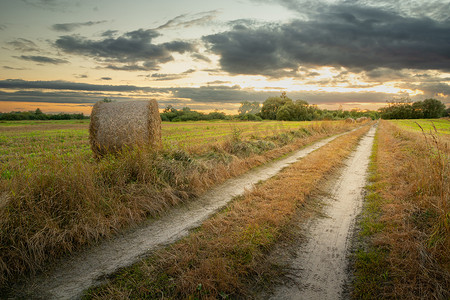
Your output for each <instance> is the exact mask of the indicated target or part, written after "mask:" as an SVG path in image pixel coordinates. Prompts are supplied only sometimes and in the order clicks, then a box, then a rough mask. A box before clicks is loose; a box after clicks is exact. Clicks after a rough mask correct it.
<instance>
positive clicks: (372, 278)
mask: <svg viewBox="0 0 450 300" xmlns="http://www.w3.org/2000/svg"><path fill="white" fill-rule="evenodd" d="M377 152H378V133H377V134H376V136H375V140H374V144H373V148H372V154H371V156H370V165H369V183H368V185H367V186H366V191H367V194H366V197H365V203H364V208H363V213H362V218H361V220H360V221H359V222H358V227H359V228H360V231H359V236H358V239H359V241H358V249H357V250H356V252H355V254H353V255H354V259H355V265H354V274H355V280H354V282H353V295H352V296H353V298H355V299H371V297H372V296H373V295H376V294H379V291H380V290H379V289H380V287H381V286H382V285H383V283H384V282H385V281H386V280H387V279H388V273H387V272H386V256H387V249H383V248H378V247H375V246H373V245H372V244H371V243H370V242H369V241H370V239H371V238H372V237H373V236H374V235H375V234H376V233H379V232H381V231H382V230H383V229H384V227H385V224H384V223H382V222H381V221H380V216H381V215H382V211H381V209H382V206H383V204H385V202H386V201H385V200H384V199H383V198H382V197H381V195H380V194H379V193H378V192H377V190H378V189H379V188H380V187H379V186H378V185H377V183H376V182H377V176H378V174H377Z"/></svg>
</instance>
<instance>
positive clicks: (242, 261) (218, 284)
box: [85, 126, 369, 299]
mask: <svg viewBox="0 0 450 300" xmlns="http://www.w3.org/2000/svg"><path fill="white" fill-rule="evenodd" d="M368 129H369V126H365V127H364V128H361V129H359V130H357V131H355V132H352V133H349V134H347V135H344V136H342V137H340V138H338V139H336V140H334V141H332V142H331V143H329V144H327V145H325V146H323V147H322V148H320V149H319V150H317V151H315V152H313V153H311V154H310V155H308V156H307V157H305V158H303V159H302V160H300V161H299V162H296V163H294V164H293V165H291V166H289V167H288V168H286V169H284V170H283V171H282V172H280V173H279V174H278V175H277V176H275V177H273V178H271V179H269V180H268V181H266V182H264V183H261V184H260V185H258V186H257V187H256V188H255V189H254V190H252V191H251V192H248V193H246V194H245V195H244V196H242V197H239V198H237V199H235V200H234V201H233V202H232V203H231V204H230V205H229V206H228V207H227V208H226V209H224V210H223V211H221V212H220V213H218V214H216V215H215V216H214V217H212V218H211V219H209V220H208V221H206V222H205V223H204V224H203V225H202V226H201V227H200V228H199V229H198V230H196V231H195V232H193V233H192V234H190V235H189V236H188V237H187V238H185V239H183V240H181V241H179V242H177V243H175V244H174V245H171V246H169V247H167V248H165V249H162V250H160V251H157V252H156V253H155V254H154V255H152V256H151V257H150V258H148V259H146V260H143V261H142V262H140V263H138V264H136V265H134V266H132V267H130V268H126V269H124V270H122V271H121V272H119V273H118V274H116V275H115V276H114V277H113V278H112V279H110V280H109V282H108V283H107V284H105V285H103V286H100V287H96V288H93V289H91V290H90V291H89V292H88V293H87V294H86V295H85V298H87V299H90V298H94V299H111V298H115V299H123V298H139V299H141V298H147V299H155V298H164V299H196V298H202V299H206V298H213V299H214V298H227V297H228V298H236V297H246V296H249V295H250V294H251V290H250V289H249V287H250V286H252V285H253V284H255V282H256V281H258V280H264V278H268V277H270V276H271V275H272V274H273V269H272V268H271V266H272V265H271V263H270V262H269V261H266V259H267V254H268V251H269V249H271V247H272V246H273V245H274V244H275V243H276V242H277V240H279V238H280V237H281V236H282V235H283V232H286V231H287V229H288V227H289V222H290V220H291V218H292V217H293V216H294V214H295V212H296V210H297V209H298V208H299V207H300V206H301V205H302V203H304V202H305V199H306V198H307V196H308V195H310V194H311V193H312V192H313V191H315V190H316V189H317V187H318V184H319V183H320V182H321V181H322V180H324V178H325V177H326V176H327V175H328V174H330V173H331V172H332V171H333V170H335V169H336V168H337V167H339V166H340V165H341V163H342V161H343V159H344V158H345V157H346V156H348V155H349V154H350V153H351V151H352V150H353V149H354V148H355V147H356V145H357V143H358V141H359V139H360V138H361V137H362V135H363V134H365V133H366V132H367V131H368ZM174 222H176V220H174Z"/></svg>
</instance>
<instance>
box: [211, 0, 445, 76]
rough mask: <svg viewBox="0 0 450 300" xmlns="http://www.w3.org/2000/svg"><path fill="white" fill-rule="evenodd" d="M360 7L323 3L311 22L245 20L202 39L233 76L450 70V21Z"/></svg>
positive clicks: (379, 8)
mask: <svg viewBox="0 0 450 300" xmlns="http://www.w3.org/2000/svg"><path fill="white" fill-rule="evenodd" d="M283 2H285V4H286V5H288V4H290V5H295V3H296V2H294V1H283ZM358 3H359V2H358V1H353V2H351V1H350V2H346V3H338V4H335V5H331V4H328V5H325V4H323V3H322V4H321V6H320V9H317V8H316V7H315V6H317V5H318V4H312V5H311V6H312V7H313V8H312V12H311V14H309V15H308V17H307V18H303V17H302V18H298V19H296V20H291V21H288V22H286V23H281V24H280V23H266V24H263V25H259V24H256V25H255V24H253V23H252V22H247V23H245V22H241V24H239V25H234V27H233V28H232V29H231V30H228V31H225V32H222V33H217V34H213V35H208V36H204V37H203V40H204V41H205V42H206V43H207V45H208V46H209V49H210V51H211V52H213V53H215V54H217V55H220V65H221V67H222V69H223V70H224V71H226V72H228V73H231V74H252V75H266V76H272V77H278V76H295V72H296V70H297V69H298V68H299V67H301V66H335V67H345V68H347V69H350V70H354V71H358V70H366V71H371V70H374V69H377V68H388V69H393V70H401V69H424V70H426V69H435V70H441V71H448V70H450V40H449V39H448V36H450V22H449V21H439V20H433V19H430V18H428V17H414V16H403V15H401V14H400V13H399V12H396V11H389V10H386V9H384V8H383V7H370V6H366V7H363V6H362V5H359V4H358Z"/></svg>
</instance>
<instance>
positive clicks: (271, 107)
mask: <svg viewBox="0 0 450 300" xmlns="http://www.w3.org/2000/svg"><path fill="white" fill-rule="evenodd" d="M103 101H105V102H111V101H112V100H110V99H107V98H105V99H104V100H103ZM160 116H161V120H162V121H169V122H179V121H202V120H248V121H262V120H280V121H313V120H342V119H348V118H352V119H357V118H361V117H367V118H371V119H378V118H382V119H430V118H440V117H445V116H450V108H447V109H446V107H445V105H444V103H442V102H441V101H439V100H436V99H432V98H429V99H425V100H423V101H416V102H412V101H411V100H409V99H400V100H392V101H389V102H388V105H387V106H386V107H383V108H380V109H378V111H371V110H367V111H360V110H356V109H354V110H350V111H346V110H342V109H337V110H328V109H320V108H318V107H317V105H311V104H309V103H308V102H307V101H305V100H295V101H294V100H292V99H291V98H289V97H288V96H287V95H286V92H283V93H281V95H280V96H276V97H269V98H267V99H266V100H265V101H264V102H263V103H262V105H261V103H259V102H257V101H254V102H249V101H244V102H241V105H240V107H239V109H238V114H237V115H227V114H225V113H223V112H219V111H217V110H215V111H213V112H210V113H202V112H198V111H195V110H192V109H190V108H189V107H184V108H182V109H176V108H174V107H173V106H172V105H168V106H167V107H166V108H165V109H164V110H163V112H162V113H160ZM88 118H89V116H84V115H83V114H82V113H80V114H63V113H60V114H45V113H43V112H42V111H41V110H40V109H39V108H38V109H36V110H35V111H27V112H10V113H0V120H71V119H88Z"/></svg>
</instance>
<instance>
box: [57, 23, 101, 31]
mask: <svg viewBox="0 0 450 300" xmlns="http://www.w3.org/2000/svg"><path fill="white" fill-rule="evenodd" d="M105 22H106V21H97V22H92V21H89V22H81V23H62V24H53V25H52V29H53V30H55V31H60V32H70V31H74V30H75V29H77V28H79V27H82V26H93V25H97V24H102V23H105Z"/></svg>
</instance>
